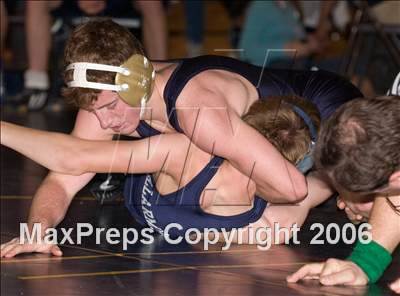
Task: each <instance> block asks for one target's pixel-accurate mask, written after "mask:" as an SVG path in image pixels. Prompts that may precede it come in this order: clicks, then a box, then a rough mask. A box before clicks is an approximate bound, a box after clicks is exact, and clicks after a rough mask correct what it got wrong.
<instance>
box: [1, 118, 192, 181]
mask: <svg viewBox="0 0 400 296" xmlns="http://www.w3.org/2000/svg"><path fill="white" fill-rule="evenodd" d="M1 128H2V134H1V143H2V144H3V145H5V146H7V147H9V148H12V149H14V150H16V151H18V152H20V153H21V154H23V155H25V156H26V157H28V158H30V159H32V160H33V161H35V162H37V163H39V164H41V165H43V166H45V167H46V168H48V169H50V170H52V171H54V172H58V173H61V174H69V175H77V176H79V175H82V174H84V173H106V172H116V173H153V172H158V171H161V170H163V171H166V172H168V171H169V170H171V169H175V170H176V166H174V164H178V163H179V164H183V159H184V154H183V153H185V150H184V149H185V148H188V145H189V141H188V140H187V138H186V137H185V136H184V135H182V134H169V135H158V136H154V137H151V138H147V139H142V140H137V141H95V140H85V139H80V138H77V137H73V136H70V135H66V134H62V133H52V132H46V131H41V130H35V129H31V128H26V127H22V126H18V125H15V124H11V123H6V122H2V123H1ZM44 151H45V153H44ZM181 152H182V153H181ZM182 154H183V155H182Z"/></svg>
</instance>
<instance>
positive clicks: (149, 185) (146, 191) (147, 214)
mask: <svg viewBox="0 0 400 296" xmlns="http://www.w3.org/2000/svg"><path fill="white" fill-rule="evenodd" d="M153 194H154V185H153V182H152V179H151V176H150V175H147V176H146V180H145V181H144V185H143V190H142V198H141V202H142V212H143V215H144V218H145V219H146V222H147V224H148V225H149V226H150V227H151V228H153V229H154V230H156V231H157V232H159V233H161V234H163V230H162V229H161V228H160V227H158V226H157V225H156V223H157V220H156V218H155V217H154V214H153V211H152V210H151V203H150V201H149V197H151V196H153Z"/></svg>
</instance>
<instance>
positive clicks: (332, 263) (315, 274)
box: [286, 259, 368, 286]
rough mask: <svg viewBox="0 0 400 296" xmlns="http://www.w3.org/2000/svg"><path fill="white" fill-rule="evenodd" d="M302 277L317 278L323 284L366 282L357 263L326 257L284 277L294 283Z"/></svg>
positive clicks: (348, 284)
mask: <svg viewBox="0 0 400 296" xmlns="http://www.w3.org/2000/svg"><path fill="white" fill-rule="evenodd" d="M302 279H304V280H307V279H318V280H319V282H320V283H321V284H322V285H325V286H332V285H346V286H358V285H366V284H368V277H367V275H366V274H365V273H364V271H363V270H362V269H361V268H360V267H358V265H357V264H355V263H353V262H351V261H345V260H339V259H328V260H327V261H326V262H321V263H310V264H306V265H304V266H303V267H302V268H300V269H299V270H298V271H296V272H295V273H293V274H291V275H290V276H288V277H287V278H286V280H287V281H288V282H289V283H296V282H297V281H299V280H302Z"/></svg>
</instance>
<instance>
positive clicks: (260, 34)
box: [239, 1, 318, 68]
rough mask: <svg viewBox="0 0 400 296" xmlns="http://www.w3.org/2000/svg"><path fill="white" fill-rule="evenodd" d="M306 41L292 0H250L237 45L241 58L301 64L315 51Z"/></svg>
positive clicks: (273, 63)
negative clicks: (240, 50)
mask: <svg viewBox="0 0 400 296" xmlns="http://www.w3.org/2000/svg"><path fill="white" fill-rule="evenodd" d="M317 46H318V44H317V43H316V42H315V40H313V39H309V40H307V36H306V32H305V30H304V28H303V26H302V24H301V22H300V14H299V13H298V11H297V10H296V8H295V7H294V5H293V3H292V1H252V2H251V4H250V5H249V8H248V10H247V15H246V20H245V23H244V26H243V30H242V34H241V38H240V43H239V48H241V49H243V51H242V52H241V58H242V59H243V60H246V61H248V62H250V63H253V64H256V65H261V66H262V65H264V64H265V65H266V66H275V67H284V68H288V67H291V66H292V65H293V62H296V64H297V65H298V66H299V67H301V66H302V65H303V64H304V62H305V58H307V57H308V56H310V55H311V54H312V53H314V52H315V51H316V50H317Z"/></svg>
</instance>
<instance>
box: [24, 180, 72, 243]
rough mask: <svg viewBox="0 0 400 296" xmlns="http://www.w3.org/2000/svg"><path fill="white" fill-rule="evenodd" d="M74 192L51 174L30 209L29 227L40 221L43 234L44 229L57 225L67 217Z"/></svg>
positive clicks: (37, 193) (40, 188)
mask: <svg viewBox="0 0 400 296" xmlns="http://www.w3.org/2000/svg"><path fill="white" fill-rule="evenodd" d="M72 198H73V194H71V193H68V192H66V191H65V190H64V189H63V187H62V186H61V185H60V184H59V182H58V181H56V180H55V179H54V177H53V176H52V174H49V175H48V176H47V177H46V179H45V180H44V181H43V183H42V184H41V186H40V187H39V189H38V190H37V192H36V194H35V196H34V198H33V200H32V205H31V208H30V211H29V216H28V228H29V230H32V227H33V225H34V223H40V226H41V230H42V236H43V235H44V230H46V229H47V228H51V227H56V226H57V225H58V224H59V223H60V222H61V221H62V220H63V219H64V217H65V214H66V212H67V210H68V207H69V205H70V203H71V200H72Z"/></svg>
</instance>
